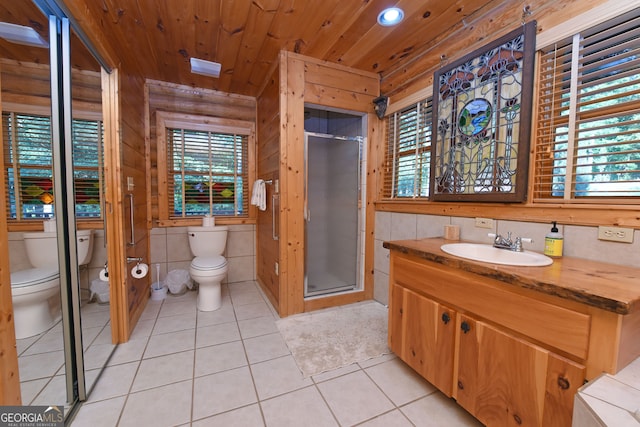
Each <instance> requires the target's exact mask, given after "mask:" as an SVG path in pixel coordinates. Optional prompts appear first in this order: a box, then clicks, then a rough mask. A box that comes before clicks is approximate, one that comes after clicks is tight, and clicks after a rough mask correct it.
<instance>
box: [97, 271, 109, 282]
mask: <svg viewBox="0 0 640 427" xmlns="http://www.w3.org/2000/svg"><path fill="white" fill-rule="evenodd" d="M98 277H100V280H102V281H103V282H108V281H109V270H107V269H106V268H103V269H102V270H100V274H99V275H98Z"/></svg>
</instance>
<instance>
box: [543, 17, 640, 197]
mask: <svg viewBox="0 0 640 427" xmlns="http://www.w3.org/2000/svg"><path fill="white" fill-rule="evenodd" d="M538 77H539V88H540V89H539V90H540V92H539V106H538V112H539V114H538V127H537V143H536V150H535V180H534V187H533V198H534V200H535V201H552V202H557V201H560V200H561V201H564V202H580V201H585V202H590V203H593V202H597V201H602V202H607V200H608V201H611V199H612V198H614V199H615V200H616V203H618V202H620V201H621V199H624V198H637V197H640V11H639V10H635V11H633V12H630V13H628V14H625V15H623V16H620V17H618V18H616V19H615V20H613V21H610V22H606V23H604V24H602V25H599V26H597V27H594V28H592V29H590V30H588V31H584V32H583V33H580V34H576V35H574V36H573V37H572V38H570V39H568V40H565V41H563V42H559V43H556V44H554V45H553V46H549V47H547V48H545V49H542V51H541V52H540V72H539V76H538Z"/></svg>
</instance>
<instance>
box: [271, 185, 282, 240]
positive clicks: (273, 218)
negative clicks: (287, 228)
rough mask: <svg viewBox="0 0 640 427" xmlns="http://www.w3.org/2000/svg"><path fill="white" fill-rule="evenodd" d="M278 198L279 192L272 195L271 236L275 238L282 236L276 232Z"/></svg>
mask: <svg viewBox="0 0 640 427" xmlns="http://www.w3.org/2000/svg"><path fill="white" fill-rule="evenodd" d="M278 199H279V196H278V194H272V195H271V238H272V239H273V240H278V239H279V238H280V236H279V234H280V233H277V234H276V200H278ZM278 204H279V203H278Z"/></svg>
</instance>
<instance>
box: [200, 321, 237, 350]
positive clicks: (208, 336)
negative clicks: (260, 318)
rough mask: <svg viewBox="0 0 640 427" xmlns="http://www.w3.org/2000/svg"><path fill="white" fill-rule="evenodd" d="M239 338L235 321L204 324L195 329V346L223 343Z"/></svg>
mask: <svg viewBox="0 0 640 427" xmlns="http://www.w3.org/2000/svg"><path fill="white" fill-rule="evenodd" d="M238 340H240V331H239V330H238V324H237V323H236V322H229V323H220V324H218V325H212V326H204V327H202V328H198V330H197V331H196V347H198V348H200V347H207V346H210V345H216V344H224V343H226V342H231V341H238Z"/></svg>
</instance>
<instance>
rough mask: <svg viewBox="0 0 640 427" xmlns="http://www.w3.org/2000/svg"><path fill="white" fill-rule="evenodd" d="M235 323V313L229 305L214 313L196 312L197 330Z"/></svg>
mask: <svg viewBox="0 0 640 427" xmlns="http://www.w3.org/2000/svg"><path fill="white" fill-rule="evenodd" d="M235 321H236V313H235V312H234V311H233V306H232V305H231V304H228V305H223V306H222V307H220V308H219V309H217V310H214V311H198V328H201V327H205V326H212V325H218V324H220V323H229V322H235Z"/></svg>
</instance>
